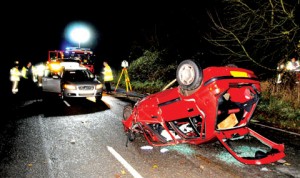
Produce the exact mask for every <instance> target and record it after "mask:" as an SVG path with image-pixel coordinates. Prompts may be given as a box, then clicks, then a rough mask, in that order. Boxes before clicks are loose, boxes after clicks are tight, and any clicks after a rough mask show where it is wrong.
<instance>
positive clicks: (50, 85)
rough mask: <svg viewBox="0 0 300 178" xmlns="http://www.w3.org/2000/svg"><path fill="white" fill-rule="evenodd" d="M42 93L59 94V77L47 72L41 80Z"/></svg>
mask: <svg viewBox="0 0 300 178" xmlns="http://www.w3.org/2000/svg"><path fill="white" fill-rule="evenodd" d="M42 88H43V92H52V93H61V77H60V76H59V75H57V74H54V73H51V72H49V73H48V74H47V75H45V76H44V77H43V79H42Z"/></svg>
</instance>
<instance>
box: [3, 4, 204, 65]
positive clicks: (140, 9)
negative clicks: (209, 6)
mask: <svg viewBox="0 0 300 178" xmlns="http://www.w3.org/2000/svg"><path fill="white" fill-rule="evenodd" d="M150 2H151V3H150ZM9 8H11V10H10V11H9V10H8V13H6V14H5V13H4V12H1V14H2V24H5V28H2V29H3V30H4V33H3V32H2V34H5V35H4V38H5V43H2V44H3V45H5V49H6V50H5V51H7V52H8V53H6V52H5V56H6V59H7V60H6V62H7V64H8V65H9V64H11V63H13V61H14V60H20V61H27V60H31V61H33V62H34V63H37V62H40V61H44V60H46V59H47V52H48V50H59V49H63V48H64V47H65V46H67V45H68V44H69V45H68V46H77V45H78V44H76V43H72V42H71V41H70V40H68V39H67V38H65V35H64V31H65V30H66V28H67V26H68V25H69V24H71V23H73V22H85V23H87V24H89V25H90V26H91V27H92V28H93V31H94V35H93V36H92V37H91V40H90V43H85V44H84V43H82V44H81V47H89V48H92V50H94V52H95V54H96V55H97V56H98V58H99V60H109V61H111V63H114V64H117V63H118V62H120V63H121V61H122V60H124V59H125V60H126V58H127V57H128V55H129V49H130V45H132V43H133V41H136V40H138V39H139V38H140V36H142V34H141V33H142V32H143V30H147V29H153V28H154V26H155V25H160V26H168V25H169V26H168V27H166V29H165V30H168V29H167V28H172V29H176V28H186V29H187V32H188V31H189V30H188V29H190V30H195V29H193V28H195V27H192V26H189V25H186V24H184V23H185V19H184V18H185V17H186V14H187V12H188V13H189V11H191V10H192V11H194V13H198V14H196V15H197V16H198V18H199V16H204V15H205V10H204V9H205V7H201V6H199V5H197V6H196V5H195V4H187V3H177V4H176V3H172V4H164V5H162V4H160V3H155V1H149V3H146V2H145V1H143V2H140V1H138V3H130V4H125V3H119V2H115V3H114V2H111V3H109V4H108V3H105V4H102V3H101V2H98V3H96V4H95V2H89V1H82V3H81V4H80V5H79V4H75V3H72V4H71V3H70V4H69V5H68V4H67V3H64V4H62V3H58V2H54V1H49V2H48V3H47V2H44V3H43V4H32V5H30V4H28V3H26V4H24V7H23V4H19V5H18V7H15V6H10V7H9ZM3 17H7V18H3ZM185 25H186V27H182V26H185ZM180 26H181V27H180ZM197 28H198V27H197ZM201 28H206V27H205V24H203V26H202V27H201ZM179 37H180V34H179ZM191 38H192V37H191ZM2 54H3V51H2Z"/></svg>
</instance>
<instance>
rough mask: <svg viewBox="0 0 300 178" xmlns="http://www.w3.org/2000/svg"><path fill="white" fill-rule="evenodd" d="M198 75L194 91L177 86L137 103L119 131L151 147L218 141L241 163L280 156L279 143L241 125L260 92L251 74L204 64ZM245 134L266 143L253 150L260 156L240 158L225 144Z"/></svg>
mask: <svg viewBox="0 0 300 178" xmlns="http://www.w3.org/2000/svg"><path fill="white" fill-rule="evenodd" d="M203 76H204V78H203V81H202V83H201V86H200V87H199V88H197V89H196V90H194V91H189V92H186V91H184V90H183V89H182V88H181V87H180V86H178V87H176V88H172V89H168V90H165V91H162V92H158V93H155V94H152V95H149V96H147V97H145V98H143V99H142V100H140V101H138V102H137V103H136V104H135V106H134V108H133V110H132V114H131V115H130V116H129V118H128V119H126V120H123V121H122V122H123V125H124V129H125V132H133V133H142V134H143V135H144V136H145V138H146V139H147V141H148V142H149V144H151V145H154V146H166V145H174V144H181V143H189V144H195V145H198V144H202V143H205V142H210V141H215V140H219V141H220V142H221V143H222V145H223V146H224V147H225V148H226V149H227V150H228V152H229V153H230V154H231V155H232V156H233V157H234V158H236V159H237V160H238V161H240V162H242V163H244V164H268V163H271V162H274V161H276V160H278V159H281V158H283V157H284V156H285V154H284V145H283V144H276V143H274V142H272V141H270V140H268V139H267V138H265V137H263V136H261V135H259V134H258V133H256V132H254V131H253V130H251V129H250V128H248V127H247V125H248V123H249V121H250V119H251V117H252V114H253V112H254V110H255V108H256V106H257V103H258V101H259V96H260V92H261V89H260V83H259V81H258V79H257V77H256V76H255V75H254V74H253V72H251V71H249V70H246V69H241V68H230V67H209V68H206V69H204V71H203ZM249 137H253V138H255V139H257V140H259V142H260V143H261V144H263V145H266V148H265V150H263V151H258V152H257V153H261V154H257V153H255V155H253V156H240V155H239V154H238V153H237V152H235V151H234V148H231V147H230V145H229V144H228V142H229V141H233V140H235V141H236V140H242V139H245V138H249ZM237 138H238V139H237ZM252 147H253V146H252ZM254 147H255V146H254Z"/></svg>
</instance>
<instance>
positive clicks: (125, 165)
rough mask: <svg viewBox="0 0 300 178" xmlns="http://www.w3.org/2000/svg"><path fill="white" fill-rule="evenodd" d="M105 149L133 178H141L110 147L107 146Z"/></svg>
mask: <svg viewBox="0 0 300 178" xmlns="http://www.w3.org/2000/svg"><path fill="white" fill-rule="evenodd" d="M107 149H108V151H109V152H110V153H111V154H112V155H113V156H114V157H115V158H116V159H117V160H118V161H119V162H120V163H121V164H122V165H123V166H124V167H125V168H126V169H127V170H128V171H129V172H130V173H131V175H132V176H133V177H135V178H142V176H141V175H140V174H139V173H138V172H137V171H136V170H135V169H134V168H133V167H132V166H131V165H130V164H129V163H128V162H127V161H126V160H125V159H124V158H122V156H121V155H120V154H119V153H117V152H116V151H115V150H114V149H113V148H112V147H110V146H107Z"/></svg>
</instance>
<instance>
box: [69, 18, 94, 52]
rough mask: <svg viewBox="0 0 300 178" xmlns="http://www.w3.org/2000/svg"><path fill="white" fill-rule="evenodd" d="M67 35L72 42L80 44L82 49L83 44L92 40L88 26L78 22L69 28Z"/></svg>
mask: <svg viewBox="0 0 300 178" xmlns="http://www.w3.org/2000/svg"><path fill="white" fill-rule="evenodd" d="M66 34H67V35H68V36H69V39H70V40H72V41H73V42H76V43H78V47H79V48H80V44H81V43H85V42H87V41H89V40H90V37H91V29H90V27H89V26H88V25H87V24H85V23H83V22H81V23H80V22H77V23H73V24H71V25H70V26H69V27H68V29H67V31H66Z"/></svg>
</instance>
